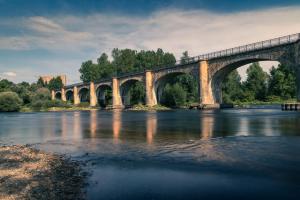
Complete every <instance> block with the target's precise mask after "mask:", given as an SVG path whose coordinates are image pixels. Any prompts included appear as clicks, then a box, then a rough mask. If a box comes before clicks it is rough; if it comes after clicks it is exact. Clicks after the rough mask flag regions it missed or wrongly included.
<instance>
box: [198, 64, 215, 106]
mask: <svg viewBox="0 0 300 200" xmlns="http://www.w3.org/2000/svg"><path fill="white" fill-rule="evenodd" d="M208 67H209V66H208V62H207V61H206V60H204V61H200V63H199V96H200V97H199V101H200V104H204V105H214V104H215V101H214V97H213V94H212V88H211V84H210V81H209V77H208V75H209V71H208Z"/></svg>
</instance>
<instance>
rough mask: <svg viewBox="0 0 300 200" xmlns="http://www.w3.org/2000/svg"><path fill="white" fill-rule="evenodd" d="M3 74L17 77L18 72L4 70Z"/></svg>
mask: <svg viewBox="0 0 300 200" xmlns="http://www.w3.org/2000/svg"><path fill="white" fill-rule="evenodd" d="M1 75H2V76H8V77H15V76H17V74H16V73H15V72H3V73H1Z"/></svg>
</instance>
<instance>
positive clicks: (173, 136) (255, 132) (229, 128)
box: [8, 110, 300, 146]
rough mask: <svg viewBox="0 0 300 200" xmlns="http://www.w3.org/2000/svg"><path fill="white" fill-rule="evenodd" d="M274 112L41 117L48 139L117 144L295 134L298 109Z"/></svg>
mask: <svg viewBox="0 0 300 200" xmlns="http://www.w3.org/2000/svg"><path fill="white" fill-rule="evenodd" d="M237 112H239V113H237ZM257 112H259V114H257ZM270 112H276V113H277V114H276V115H273V114H272V115H271V114H270V113H269V112H262V111H259V110H241V111H236V110H223V111H212V110H208V111H170V112H124V111H121V110H114V111H96V110H93V111H85V112H68V113H55V115H58V119H59V120H58V124H59V127H57V126H55V124H56V123H57V122H56V119H55V118H53V117H52V118H45V119H44V120H39V122H38V123H39V124H48V125H47V126H45V127H43V128H41V130H40V132H41V133H42V136H43V138H44V139H45V140H47V139H49V138H51V137H52V136H53V132H54V133H56V135H57V136H59V135H60V136H59V137H61V138H62V139H63V140H69V139H71V140H73V141H78V140H82V139H85V138H90V139H91V140H92V141H95V142H96V140H98V139H101V138H104V139H108V140H109V139H112V140H111V141H112V143H113V144H120V142H122V141H137V142H143V143H147V144H148V146H153V145H155V144H156V143H157V142H159V143H161V142H171V143H173V142H176V141H189V140H199V139H201V140H206V139H210V138H214V137H225V136H280V135H295V131H296V132H297V131H298V130H299V129H300V118H298V117H297V115H298V113H294V114H293V115H292V116H289V117H282V115H289V114H290V113H282V112H281V111H280V110H273V111H272V110H271V111H270ZM294 115H295V116H294ZM179 118H180V120H178V119H179ZM291 119H292V120H291ZM274 122H276V123H274ZM295 122H297V123H296V124H297V125H296V126H295ZM11 128H12V129H13V127H11ZM8 131H9V132H11V130H8Z"/></svg>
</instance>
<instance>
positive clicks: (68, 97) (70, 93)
mask: <svg viewBox="0 0 300 200" xmlns="http://www.w3.org/2000/svg"><path fill="white" fill-rule="evenodd" d="M66 100H67V101H70V102H74V92H73V90H67V91H66Z"/></svg>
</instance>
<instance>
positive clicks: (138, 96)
mask: <svg viewBox="0 0 300 200" xmlns="http://www.w3.org/2000/svg"><path fill="white" fill-rule="evenodd" d="M129 94H130V102H131V104H132V105H135V104H139V103H145V95H146V93H145V86H144V84H143V83H141V82H139V81H138V82H136V83H135V84H134V85H133V87H131V88H130V90H129Z"/></svg>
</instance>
